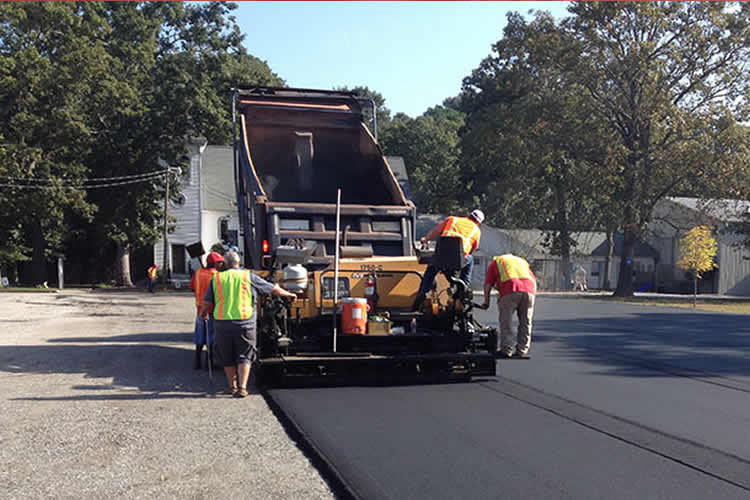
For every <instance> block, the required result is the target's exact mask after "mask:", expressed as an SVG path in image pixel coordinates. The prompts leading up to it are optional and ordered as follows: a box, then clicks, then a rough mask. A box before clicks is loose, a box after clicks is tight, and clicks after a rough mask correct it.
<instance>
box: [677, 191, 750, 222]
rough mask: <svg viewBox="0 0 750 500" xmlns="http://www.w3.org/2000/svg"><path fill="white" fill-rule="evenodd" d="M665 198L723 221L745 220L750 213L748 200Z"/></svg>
mask: <svg viewBox="0 0 750 500" xmlns="http://www.w3.org/2000/svg"><path fill="white" fill-rule="evenodd" d="M667 200H668V201H671V202H672V203H676V204H677V205H680V206H683V207H686V208H688V209H690V210H693V211H695V212H699V213H701V214H703V215H707V216H709V217H712V218H714V219H718V220H720V221H724V222H739V221H742V220H747V219H746V218H747V216H748V215H750V201H748V200H730V199H713V200H703V199H701V198H685V197H672V198H667Z"/></svg>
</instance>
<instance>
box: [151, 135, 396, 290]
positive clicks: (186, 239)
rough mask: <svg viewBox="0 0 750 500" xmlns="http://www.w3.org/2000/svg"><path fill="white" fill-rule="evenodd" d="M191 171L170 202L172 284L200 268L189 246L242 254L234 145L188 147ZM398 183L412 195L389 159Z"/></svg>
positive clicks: (158, 255) (160, 245)
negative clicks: (234, 250) (230, 249)
mask: <svg viewBox="0 0 750 500" xmlns="http://www.w3.org/2000/svg"><path fill="white" fill-rule="evenodd" d="M188 150H189V151H188V155H189V158H190V162H189V163H190V167H189V169H188V171H187V172H185V173H184V176H183V178H182V180H181V183H182V190H181V196H180V203H170V205H169V216H170V218H174V220H175V223H174V230H173V232H171V233H170V234H169V235H168V236H167V240H168V255H167V257H168V263H169V267H170V270H171V276H172V279H174V280H177V281H178V282H185V281H187V280H188V279H189V278H190V273H191V271H192V270H195V269H197V268H198V267H199V266H200V264H199V262H198V261H197V259H191V258H190V255H189V254H188V251H187V247H188V246H189V245H192V244H194V243H196V242H198V241H200V242H201V243H202V245H203V249H204V250H205V251H206V252H208V251H209V250H210V248H211V247H212V246H213V245H215V244H217V243H222V244H224V245H225V246H237V247H238V248H239V250H240V254H241V253H242V247H243V245H242V244H241V242H242V233H241V231H240V223H239V216H238V212H237V204H236V194H235V186H234V164H233V159H232V147H231V146H213V145H208V144H207V143H206V141H205V139H203V138H198V139H194V140H193V141H191V143H190V144H189V145H188ZM387 160H388V163H389V164H390V165H391V166H392V168H393V169H394V172H395V175H396V176H397V178H398V180H399V183H400V184H401V185H402V187H403V188H404V189H405V190H406V192H408V178H407V175H406V167H405V165H404V162H403V159H402V158H401V157H399V156H389V157H387ZM163 255H164V241H163V239H160V240H159V241H158V242H157V243H156V244H155V245H154V248H153V256H154V262H156V263H157V264H158V265H159V266H160V267H161V265H162V262H163Z"/></svg>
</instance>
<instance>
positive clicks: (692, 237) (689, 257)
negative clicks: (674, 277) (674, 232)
mask: <svg viewBox="0 0 750 500" xmlns="http://www.w3.org/2000/svg"><path fill="white" fill-rule="evenodd" d="M714 257H716V240H715V239H714V237H713V236H712V235H711V229H710V228H709V227H708V226H696V227H694V228H693V229H691V230H690V231H688V232H687V234H685V236H683V237H682V238H681V239H680V258H679V260H678V261H677V267H679V268H680V269H684V270H686V271H688V272H689V273H690V274H691V275H692V277H693V307H695V302H696V296H697V295H698V280H699V279H701V275H702V274H703V273H705V272H708V271H710V270H712V269H714V268H716V267H718V266H717V265H716V263H715V262H714Z"/></svg>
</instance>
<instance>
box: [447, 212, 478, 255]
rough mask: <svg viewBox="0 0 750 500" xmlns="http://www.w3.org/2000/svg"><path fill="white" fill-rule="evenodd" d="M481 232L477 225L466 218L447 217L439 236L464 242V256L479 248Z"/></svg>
mask: <svg viewBox="0 0 750 500" xmlns="http://www.w3.org/2000/svg"><path fill="white" fill-rule="evenodd" d="M481 235H482V232H481V231H480V230H479V224H477V223H476V222H474V221H473V220H471V219H469V218H468V217H452V216H451V217H448V218H447V219H445V222H444V226H443V232H442V233H440V236H453V237H455V236H458V237H460V238H461V239H462V240H463V242H464V256H467V255H469V254H470V253H473V252H474V250H476V249H477V247H479V238H480V237H481Z"/></svg>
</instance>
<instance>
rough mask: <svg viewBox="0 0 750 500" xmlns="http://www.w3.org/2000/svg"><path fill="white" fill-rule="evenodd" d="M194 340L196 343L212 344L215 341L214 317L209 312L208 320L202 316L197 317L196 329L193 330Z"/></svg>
mask: <svg viewBox="0 0 750 500" xmlns="http://www.w3.org/2000/svg"><path fill="white" fill-rule="evenodd" d="M206 330H208V343H206ZM193 342H194V343H195V345H204V344H208V345H211V344H213V343H214V317H213V315H211V314H209V316H208V320H207V321H206V320H203V319H202V318H201V317H200V316H196V318H195V330H194V331H193Z"/></svg>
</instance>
